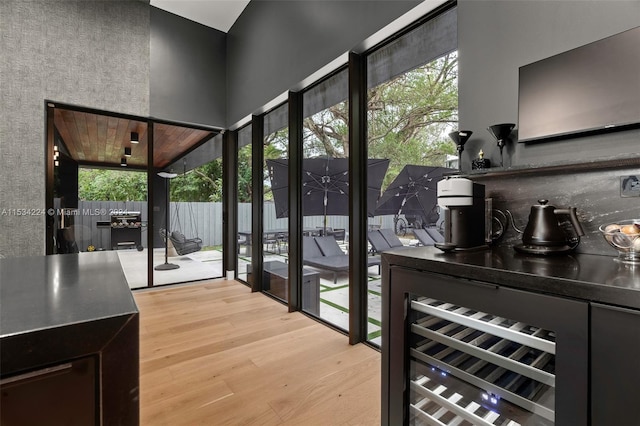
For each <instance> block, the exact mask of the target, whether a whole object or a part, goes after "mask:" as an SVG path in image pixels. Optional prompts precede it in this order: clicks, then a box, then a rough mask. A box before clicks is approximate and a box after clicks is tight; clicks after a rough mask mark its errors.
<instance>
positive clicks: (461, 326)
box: [382, 248, 640, 426]
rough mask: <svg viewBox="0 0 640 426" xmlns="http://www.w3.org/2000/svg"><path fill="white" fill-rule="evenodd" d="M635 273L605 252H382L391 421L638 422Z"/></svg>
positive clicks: (639, 342)
mask: <svg viewBox="0 0 640 426" xmlns="http://www.w3.org/2000/svg"><path fill="white" fill-rule="evenodd" d="M637 282H638V271H637V270H635V268H629V267H626V265H621V264H619V263H618V262H615V261H614V260H613V259H612V258H611V257H606V256H595V255H577V254H574V255H572V256H570V257H567V256H559V257H534V256H528V255H519V254H514V253H513V251H512V250H509V249H494V250H489V251H482V252H473V253H471V252H470V253H463V254H453V255H447V254H442V253H439V252H438V251H436V250H435V249H433V248H419V249H415V250H413V251H404V252H402V253H400V252H397V253H393V252H392V253H386V254H384V255H383V256H382V292H383V294H382V300H383V306H382V308H383V312H382V323H383V327H382V423H383V424H385V425H394V426H395V425H401V424H412V425H422V424H447V425H449V424H458V423H460V424H474V425H476V424H479V425H503V424H504V425H515V424H519V425H526V424H535V425H549V424H557V425H574V424H575V425H578V424H580V425H592V426H600V425H606V426H608V425H614V424H615V425H621V426H627V425H629V426H631V425H637V424H638V421H639V419H640V404H638V403H637V398H636V392H635V391H634V389H635V388H636V387H637V385H638V383H640V287H638V286H637ZM522 334H524V335H525V336H522ZM529 336H533V337H537V339H533V340H530V339H529ZM504 358H507V359H504ZM512 361H517V364H516V363H513V362H512ZM520 385H521V386H520ZM438 422H440V423H438Z"/></svg>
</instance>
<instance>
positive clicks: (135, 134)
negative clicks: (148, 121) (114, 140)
mask: <svg viewBox="0 0 640 426" xmlns="http://www.w3.org/2000/svg"><path fill="white" fill-rule="evenodd" d="M138 142H140V135H138V132H131V143H138Z"/></svg>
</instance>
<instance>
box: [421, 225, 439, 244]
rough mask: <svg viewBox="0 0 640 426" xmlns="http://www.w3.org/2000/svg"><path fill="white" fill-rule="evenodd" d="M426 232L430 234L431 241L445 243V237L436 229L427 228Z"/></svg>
mask: <svg viewBox="0 0 640 426" xmlns="http://www.w3.org/2000/svg"><path fill="white" fill-rule="evenodd" d="M425 231H427V234H429V236H430V237H431V239H432V240H433V241H435V242H436V243H444V235H442V234H441V233H440V231H438V230H437V229H436V228H425Z"/></svg>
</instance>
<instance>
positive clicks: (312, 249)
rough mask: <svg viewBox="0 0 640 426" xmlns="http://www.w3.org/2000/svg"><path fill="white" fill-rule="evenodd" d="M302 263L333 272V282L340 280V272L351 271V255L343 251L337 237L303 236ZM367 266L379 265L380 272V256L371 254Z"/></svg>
mask: <svg viewBox="0 0 640 426" xmlns="http://www.w3.org/2000/svg"><path fill="white" fill-rule="evenodd" d="M302 263H303V264H304V265H307V266H312V267H314V268H317V269H324V270H327V271H330V272H333V283H334V284H335V283H337V282H338V273H339V272H348V271H349V255H348V254H346V253H345V252H343V251H342V249H341V248H340V246H339V245H338V242H337V241H336V239H335V238H333V237H330V236H327V237H311V236H305V237H302ZM367 266H377V267H378V274H380V257H377V256H370V257H369V258H368V260H367Z"/></svg>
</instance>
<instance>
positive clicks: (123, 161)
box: [120, 157, 127, 167]
mask: <svg viewBox="0 0 640 426" xmlns="http://www.w3.org/2000/svg"><path fill="white" fill-rule="evenodd" d="M120 165H121V166H122V167H127V157H122V158H121V159H120Z"/></svg>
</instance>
